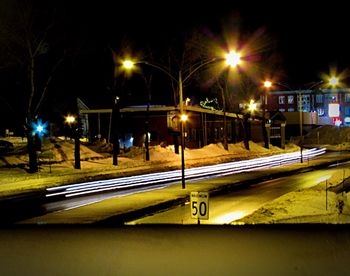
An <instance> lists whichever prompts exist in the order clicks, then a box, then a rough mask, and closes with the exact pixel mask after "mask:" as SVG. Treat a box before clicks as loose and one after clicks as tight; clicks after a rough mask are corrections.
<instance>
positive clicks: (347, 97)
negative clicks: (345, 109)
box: [345, 94, 350, 103]
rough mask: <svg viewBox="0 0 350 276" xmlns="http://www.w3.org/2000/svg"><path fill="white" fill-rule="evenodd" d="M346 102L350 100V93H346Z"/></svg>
mask: <svg viewBox="0 0 350 276" xmlns="http://www.w3.org/2000/svg"><path fill="white" fill-rule="evenodd" d="M345 102H347V103H349V102H350V94H345Z"/></svg>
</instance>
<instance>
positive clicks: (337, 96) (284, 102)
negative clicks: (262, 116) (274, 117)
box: [266, 88, 350, 137]
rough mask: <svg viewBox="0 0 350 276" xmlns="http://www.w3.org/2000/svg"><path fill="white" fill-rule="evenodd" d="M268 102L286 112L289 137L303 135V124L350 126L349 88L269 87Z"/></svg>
mask: <svg viewBox="0 0 350 276" xmlns="http://www.w3.org/2000/svg"><path fill="white" fill-rule="evenodd" d="M266 104H267V109H268V110H278V111H280V112H282V113H283V115H284V116H285V118H286V120H287V130H286V131H287V137H288V136H293V135H294V136H297V135H300V128H302V130H303V131H308V130H309V129H311V128H313V127H317V126H321V125H337V126H340V125H344V126H350V89H349V88H334V89H315V90H287V91H269V93H268V95H267V103H266ZM300 119H301V120H300Z"/></svg>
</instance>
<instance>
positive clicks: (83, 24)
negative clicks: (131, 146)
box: [1, 0, 350, 113]
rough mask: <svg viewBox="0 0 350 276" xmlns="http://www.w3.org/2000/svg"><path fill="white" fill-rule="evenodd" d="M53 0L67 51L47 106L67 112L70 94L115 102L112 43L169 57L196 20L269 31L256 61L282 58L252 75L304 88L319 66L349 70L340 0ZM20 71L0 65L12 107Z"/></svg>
mask: <svg viewBox="0 0 350 276" xmlns="http://www.w3.org/2000/svg"><path fill="white" fill-rule="evenodd" d="M37 2H38V3H39V2H40V1H37ZM44 2H46V1H44ZM52 3H53V4H52V5H57V7H58V8H57V14H58V16H57V18H59V20H57V21H56V23H58V25H59V27H57V28H56V29H55V30H54V33H53V35H52V37H51V38H54V40H55V41H59V40H61V41H63V42H61V44H58V45H59V47H54V48H53V49H51V50H53V51H54V52H55V53H56V55H59V53H60V51H61V52H65V53H68V55H67V56H68V59H66V60H65V62H64V64H63V66H61V67H60V68H59V70H57V74H56V75H55V76H54V78H53V81H52V83H51V86H50V89H49V93H48V97H47V99H46V101H45V108H46V109H45V108H44V109H43V112H44V111H45V110H46V111H47V110H50V111H52V110H55V111H56V112H65V111H62V110H65V109H69V108H71V107H69V105H68V104H67V102H68V101H72V102H74V99H76V97H80V98H82V99H86V100H87V101H88V105H89V104H90V103H91V104H90V105H91V107H95V106H96V105H104V104H105V103H106V102H107V103H109V102H111V98H112V94H113V91H112V86H113V61H112V57H111V51H110V50H111V49H113V50H114V51H115V52H116V53H117V54H121V53H122V52H123V51H122V50H121V49H122V48H123V46H125V45H127V47H128V48H129V49H132V54H134V53H142V52H145V51H146V48H148V49H149V48H151V49H152V51H153V53H154V56H155V58H157V59H159V60H160V61H161V62H164V60H167V56H166V55H167V52H168V50H169V48H176V45H180V44H181V43H182V41H183V40H184V38H185V37H186V35H187V34H188V33H190V32H191V30H193V29H194V28H196V29H197V30H200V31H201V32H203V33H204V34H205V35H206V36H208V37H212V38H214V39H216V40H217V41H219V40H220V39H221V40H220V41H224V40H225V37H226V38H227V37H228V36H230V35H237V33H238V34H239V37H240V39H241V40H242V41H240V43H243V44H244V43H246V42H247V41H249V39H250V37H253V36H258V37H259V36H260V37H264V38H265V39H264V41H265V44H264V45H263V46H261V47H260V49H259V52H258V55H259V57H258V58H257V59H255V60H253V62H254V61H257V62H262V63H263V62H264V60H263V59H264V58H265V56H266V55H265V54H266V53H269V55H271V54H272V55H273V56H274V59H273V60H272V61H273V62H276V64H278V66H276V67H275V68H276V70H275V71H273V70H272V69H271V68H268V69H266V68H263V67H258V70H257V71H256V72H255V73H256V76H255V81H257V79H258V78H263V77H274V78H275V80H276V81H279V82H283V83H286V84H288V85H289V86H291V87H292V88H299V87H303V85H304V84H306V83H310V82H315V81H319V80H320V77H321V76H320V74H321V73H326V74H328V73H329V71H330V68H334V69H335V70H337V72H338V73H340V72H345V73H346V71H347V68H348V67H349V61H350V60H349V59H350V58H349V55H348V39H347V36H348V33H349V31H348V26H349V23H348V22H347V21H348V18H347V16H346V13H347V8H346V7H345V6H344V4H341V3H342V2H341V1H332V3H330V4H327V5H325V4H321V3H320V2H319V1H318V2H317V1H314V2H313V1H311V2H310V1H279V2H277V1H274V2H271V1H267V2H266V1H265V2H264V3H255V1H252V2H247V1H246V2H245V3H243V4H237V3H238V1H225V0H217V1H210V2H203V1H182V0H179V1H163V2H161V1H128V2H126V1H125V2H121V1H95V2H92V1H74V2H73V1H52ZM125 41H127V43H126V44H125ZM60 47H61V48H60ZM62 49H64V50H62ZM180 52H181V51H179V53H180ZM72 53H73V54H72ZM266 62H267V63H271V61H265V63H266ZM145 71H146V70H145ZM12 73H13V71H12ZM146 73H147V72H146ZM18 76H21V77H23V74H21V75H20V74H17V75H16V74H15V75H13V74H10V75H9V73H8V72H6V71H4V70H2V71H1V79H2V85H1V87H2V89H3V88H4V87H6V90H8V91H14V93H11V95H10V93H9V95H6V94H5V93H3V92H2V97H3V98H5V99H7V102H6V105H7V106H8V105H10V106H11V108H12V109H16V108H18V106H17V105H16V104H15V103H14V99H15V100H17V99H18V96H19V95H18V93H23V91H22V90H23V89H22V88H23V87H24V86H22V85H21V81H20V80H16V78H17V77H18ZM344 76H345V77H346V74H344ZM158 78H159V77H158ZM155 79H156V78H155ZM163 81H165V80H163ZM344 81H346V79H344ZM126 82H128V84H127V85H125V83H124V85H125V87H126V88H125V90H126V92H125V93H126V95H129V94H128V93H129V92H128V91H127V90H128V89H129V90H132V89H133V86H132V85H131V84H130V83H131V80H127V81H126ZM133 82H134V83H139V85H140V87H141V86H142V84H140V82H141V80H140V77H138V79H137V78H136V77H135V79H134V80H133ZM153 85H154V90H158V91H161V90H162V89H163V88H162V85H163V83H161V81H153ZM143 89H145V88H143ZM4 90H5V89H3V91H4ZM16 93H17V94H16ZM161 93H162V92H159V93H158V96H157V95H156V92H155V95H154V97H153V99H154V100H155V101H156V100H157V97H158V101H159V99H161V98H162V97H163V98H164V97H167V99H166V100H170V99H171V95H170V96H169V95H167V96H164V95H162V94H161ZM168 94H169V93H168ZM96 95H97V97H96ZM130 95H131V94H130ZM21 96H23V95H21ZM131 97H132V96H131ZM94 105H95V106H94ZM18 113H20V112H18Z"/></svg>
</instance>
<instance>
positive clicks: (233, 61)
mask: <svg viewBox="0 0 350 276" xmlns="http://www.w3.org/2000/svg"><path fill="white" fill-rule="evenodd" d="M225 59H226V64H227V65H229V66H231V67H236V66H237V65H238V64H240V63H241V54H239V53H237V52H236V51H230V52H229V53H228V54H226V55H225Z"/></svg>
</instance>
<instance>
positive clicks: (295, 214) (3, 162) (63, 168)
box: [0, 129, 350, 224]
mask: <svg viewBox="0 0 350 276" xmlns="http://www.w3.org/2000/svg"><path fill="white" fill-rule="evenodd" d="M318 131H319V133H320V132H321V135H322V137H323V136H325V135H329V136H330V137H332V135H331V134H329V131H330V130H329V129H327V130H326V131H325V133H323V131H321V130H318ZM349 133H350V132H349ZM313 135H314V134H313ZM319 136H320V134H318V136H317V137H319ZM310 137H314V136H312V135H310ZM310 137H309V138H308V139H309V140H308V139H305V141H306V142H307V141H314V140H310V139H311V138H310ZM342 137H343V138H344V139H345V138H346V139H348V135H342ZM349 137H350V136H349ZM2 139H3V138H2ZM312 139H313V138H312ZM6 140H8V141H10V142H11V143H13V144H14V146H15V149H16V150H15V154H12V155H3V156H0V181H1V182H0V183H1V184H0V195H7V194H9V193H13V192H16V193H18V192H21V191H26V190H31V189H38V188H43V187H49V186H55V185H60V184H62V183H69V182H73V181H75V180H76V179H81V178H88V177H91V176H95V175H96V174H99V175H104V174H108V175H111V174H113V176H118V175H125V174H126V173H127V172H130V173H131V174H133V173H135V171H140V170H147V171H148V172H151V171H156V170H164V169H166V168H170V169H174V168H179V167H180V165H181V155H180V154H176V153H175V150H174V147H173V146H168V147H161V146H152V147H150V161H145V149H144V148H136V147H134V148H131V149H130V150H129V151H127V152H125V153H121V155H120V156H119V157H118V166H113V165H112V158H111V156H110V155H107V157H106V154H105V153H103V150H101V149H103V148H104V149H107V148H109V146H108V145H106V144H104V143H101V144H99V145H98V147H99V149H100V151H101V152H98V151H99V150H96V148H95V150H92V148H89V147H87V146H85V145H83V144H81V147H80V154H81V160H82V161H81V170H76V169H74V141H70V140H65V139H63V138H62V139H58V138H55V139H47V140H45V142H44V143H43V146H42V151H41V153H40V154H39V161H40V162H41V165H40V171H39V173H37V174H28V173H27V172H26V171H25V170H24V168H25V166H27V162H28V159H27V155H26V154H25V150H24V149H25V145H26V141H25V139H22V138H16V137H9V138H7V139H6ZM338 142H339V141H338ZM344 143H345V142H344ZM344 143H340V145H342V144H344ZM249 146H250V150H249V151H248V150H246V149H245V147H244V144H243V143H237V144H229V148H228V151H226V150H225V149H224V148H223V145H222V144H210V145H207V146H205V147H203V148H201V149H187V148H186V149H185V160H186V161H185V163H186V167H191V166H198V165H204V164H208V163H210V164H213V163H219V162H223V161H226V160H227V161H228V160H232V159H236V160H241V159H245V158H252V157H258V156H263V155H271V154H279V153H284V152H292V151H298V150H299V147H298V146H296V145H294V144H287V145H286V149H284V150H283V149H280V148H278V147H274V146H272V145H271V146H270V149H265V148H264V147H263V146H262V144H257V143H254V142H250V143H249ZM333 147H334V148H337V147H338V148H339V147H340V148H341V146H339V144H338V145H333ZM343 148H344V146H343ZM344 177H345V178H347V177H350V170H346V171H343V172H340V173H338V174H336V175H333V176H332V177H331V178H328V179H322V180H320V184H319V185H317V186H316V187H314V188H309V189H305V190H299V191H295V192H292V193H289V194H286V195H284V196H282V197H280V198H278V199H276V200H274V201H273V202H271V203H269V204H266V205H265V206H263V208H261V209H259V210H257V211H256V212H254V213H253V214H251V215H249V216H247V217H245V218H243V219H241V220H239V221H236V222H235V223H247V224H250V223H295V222H297V223H300V222H326V223H350V219H349V218H350V207H349V204H348V202H350V200H349V195H348V194H344V195H337V194H335V193H334V192H331V191H327V209H326V191H325V183H326V181H327V185H328V187H331V186H336V185H338V184H339V183H341V182H342V181H343V179H344Z"/></svg>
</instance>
